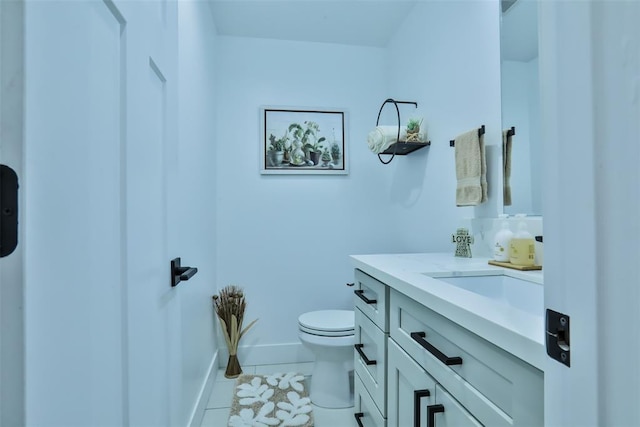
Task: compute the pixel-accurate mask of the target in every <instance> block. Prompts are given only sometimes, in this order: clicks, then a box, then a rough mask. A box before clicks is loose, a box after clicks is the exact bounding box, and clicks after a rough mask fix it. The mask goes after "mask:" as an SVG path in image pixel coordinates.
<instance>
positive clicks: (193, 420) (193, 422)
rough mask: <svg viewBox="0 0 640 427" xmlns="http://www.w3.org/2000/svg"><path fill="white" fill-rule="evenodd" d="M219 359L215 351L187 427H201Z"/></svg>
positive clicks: (216, 373) (217, 351) (218, 353)
mask: <svg viewBox="0 0 640 427" xmlns="http://www.w3.org/2000/svg"><path fill="white" fill-rule="evenodd" d="M219 358H220V351H219V350H216V352H215V353H214V354H213V358H212V359H211V363H210V364H209V370H208V372H207V377H206V378H205V380H204V382H203V383H202V387H201V388H200V393H198V399H197V401H196V404H195V405H194V407H193V411H192V412H191V417H189V423H188V424H187V425H188V426H189V427H200V426H201V425H202V419H203V418H204V411H205V409H207V403H208V400H209V395H210V394H211V389H212V388H213V383H214V382H215V380H216V376H217V375H218V370H219V369H218V366H219V365H220V362H219V361H218V359H219ZM226 359H227V358H226V357H225V360H226Z"/></svg>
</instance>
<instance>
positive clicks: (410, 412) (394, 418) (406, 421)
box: [387, 340, 436, 427]
mask: <svg viewBox="0 0 640 427" xmlns="http://www.w3.org/2000/svg"><path fill="white" fill-rule="evenodd" d="M387 360H388V366H389V371H388V393H389V395H388V400H387V426H388V427H425V426H426V425H427V424H426V423H427V416H426V411H427V407H428V406H431V405H434V404H435V397H436V382H435V380H434V379H433V378H431V376H429V375H428V374H427V373H426V372H425V371H424V369H422V367H421V366H420V365H418V364H417V363H416V362H415V361H414V360H413V359H412V358H411V357H409V355H408V354H407V353H405V352H404V351H403V350H402V349H401V348H400V347H398V345H397V344H396V343H395V342H394V341H393V340H389V344H388V358H387Z"/></svg>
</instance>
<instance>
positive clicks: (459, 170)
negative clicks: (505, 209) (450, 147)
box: [455, 129, 487, 206]
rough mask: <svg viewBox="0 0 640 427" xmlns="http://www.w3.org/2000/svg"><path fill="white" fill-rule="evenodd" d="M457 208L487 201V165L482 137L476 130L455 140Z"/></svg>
mask: <svg viewBox="0 0 640 427" xmlns="http://www.w3.org/2000/svg"><path fill="white" fill-rule="evenodd" d="M455 151H456V153H455V156H456V178H457V179H458V185H457V188H456V205H457V206H476V205H479V204H481V203H483V202H485V201H486V200H487V163H486V159H485V152H484V138H483V135H480V136H479V135H478V129H474V130H471V131H469V132H465V133H463V134H461V135H459V136H458V137H456V139H455Z"/></svg>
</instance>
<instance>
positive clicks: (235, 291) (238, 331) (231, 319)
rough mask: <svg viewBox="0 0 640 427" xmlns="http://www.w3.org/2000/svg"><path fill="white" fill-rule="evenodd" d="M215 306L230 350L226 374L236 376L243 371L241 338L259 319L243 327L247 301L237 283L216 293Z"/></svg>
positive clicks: (229, 376)
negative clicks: (239, 348) (240, 349)
mask: <svg viewBox="0 0 640 427" xmlns="http://www.w3.org/2000/svg"><path fill="white" fill-rule="evenodd" d="M213 306H214V308H215V310H216V314H217V315H218V319H219V320H220V329H222V334H223V335H224V340H225V342H226V343H227V349H228V350H229V360H228V362H227V369H226V371H225V373H224V376H225V377H227V378H236V377H238V376H239V375H240V374H241V373H242V368H241V367H240V362H239V361H238V344H239V343H240V338H242V337H243V335H244V334H246V333H247V331H248V330H249V328H251V327H252V326H253V325H254V324H255V323H256V322H257V321H258V319H255V320H254V321H252V322H251V323H249V324H248V325H247V327H246V328H244V329H242V322H243V320H244V311H245V308H246V306H247V303H246V301H245V297H244V292H243V291H242V289H241V288H240V287H238V286H236V285H229V286H226V287H224V288H223V289H222V290H221V291H220V295H214V296H213Z"/></svg>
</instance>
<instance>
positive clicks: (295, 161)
mask: <svg viewBox="0 0 640 427" xmlns="http://www.w3.org/2000/svg"><path fill="white" fill-rule="evenodd" d="M290 162H291V164H292V165H294V166H302V165H305V164H306V163H307V162H306V156H305V154H304V151H303V150H302V142H300V141H299V140H297V139H296V140H295V141H294V142H293V150H292V151H291V159H290Z"/></svg>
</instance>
